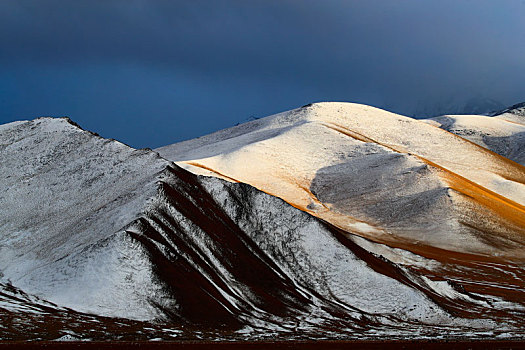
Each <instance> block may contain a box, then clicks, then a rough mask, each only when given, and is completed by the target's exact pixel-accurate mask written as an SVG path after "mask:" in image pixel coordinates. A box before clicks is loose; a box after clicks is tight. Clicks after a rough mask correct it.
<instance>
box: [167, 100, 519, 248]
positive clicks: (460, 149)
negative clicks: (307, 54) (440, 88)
mask: <svg viewBox="0 0 525 350" xmlns="http://www.w3.org/2000/svg"><path fill="white" fill-rule="evenodd" d="M503 123H506V124H505V125H507V124H508V122H503ZM157 151H158V152H159V153H160V154H161V155H162V156H163V157H165V158H167V159H170V160H173V161H175V162H176V163H177V164H178V165H180V166H182V167H184V168H185V169H188V170H190V171H192V172H194V173H196V174H202V175H209V176H210V175H211V176H216V177H220V178H223V179H227V180H229V181H239V182H245V183H249V184H251V185H253V186H255V187H256V188H258V189H260V190H262V191H264V192H267V193H270V194H273V195H276V196H278V197H280V198H283V199H284V200H286V201H287V202H288V203H290V204H292V205H293V206H295V207H298V208H300V209H301V210H304V211H307V212H309V213H311V214H313V215H315V216H318V217H320V218H322V219H324V220H327V221H328V222H331V223H333V224H335V225H336V226H338V227H340V228H342V229H345V230H348V231H351V232H355V233H357V234H359V235H362V236H363V237H367V238H370V239H373V240H375V241H378V242H387V243H389V244H397V245H403V244H409V245H412V246H413V245H419V244H420V243H423V244H426V245H432V246H435V247H439V248H444V249H450V250H455V251H463V252H474V253H477V254H488V255H497V254H503V255H508V256H513V257H516V256H523V242H524V241H523V232H524V228H525V207H524V206H523V205H524V204H525V185H524V184H525V171H524V167H523V166H521V165H519V164H517V163H515V162H512V161H509V160H508V159H507V158H504V157H502V156H499V155H497V154H495V153H493V152H491V151H489V150H487V149H485V148H483V147H480V146H479V145H476V144H475V143H473V142H471V141H469V140H466V139H464V138H462V137H459V136H457V135H454V134H452V133H449V132H447V131H444V130H442V129H440V128H438V127H436V126H434V125H429V123H428V122H424V121H419V120H416V119H412V118H408V117H404V116H401V115H397V114H394V113H390V112H387V111H384V110H380V109H377V108H374V107H370V106H365V105H359V104H353V103H335V102H331V103H316V104H313V105H309V106H305V107H303V108H299V109H296V110H292V111H289V112H284V113H280V114H277V115H274V116H270V117H266V118H263V119H259V120H255V121H252V122H249V123H246V124H241V125H239V126H236V127H233V128H230V129H226V130H221V131H218V132H216V133H213V134H210V135H207V136H203V137H199V138H197V139H194V140H189V141H185V142H181V143H177V144H173V145H169V146H165V147H162V148H159V149H157ZM489 231H490V233H489V234H487V232H489ZM488 235H490V239H489V237H488ZM494 237H496V238H495V239H496V240H498V242H499V243H497V244H494V242H493V241H490V240H491V239H493V238H494Z"/></svg>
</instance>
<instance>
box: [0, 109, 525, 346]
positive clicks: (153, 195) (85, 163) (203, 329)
mask: <svg viewBox="0 0 525 350" xmlns="http://www.w3.org/2000/svg"><path fill="white" fill-rule="evenodd" d="M319 108H321V109H320V110H319ZM322 108H324V106H311V107H306V108H303V109H300V110H296V111H292V112H288V113H284V114H281V115H278V116H276V117H270V118H267V119H261V120H256V121H253V122H250V123H248V124H243V125H240V126H238V127H236V128H234V129H230V130H225V131H221V132H219V133H217V134H215V135H212V136H207V137H203V138H200V139H197V140H195V141H190V142H186V143H183V144H179V145H174V146H169V147H167V148H166V149H161V150H160V153H161V155H163V156H165V157H166V158H168V159H173V160H177V163H176V164H175V163H172V162H171V161H168V160H166V158H162V157H161V156H159V154H158V153H157V152H153V151H150V150H135V149H132V148H130V147H128V146H126V145H123V144H121V143H119V142H117V141H114V140H106V139H103V138H100V137H98V136H97V135H95V134H92V133H90V132H87V131H84V130H82V129H80V128H79V127H78V126H77V125H75V124H74V123H73V122H71V121H70V120H68V119H52V118H40V119H36V120H34V121H24V122H15V123H10V124H6V125H3V126H0V150H1V152H0V178H1V181H0V202H1V203H2V206H1V207H0V319H1V320H2V322H1V325H0V338H1V339H4V340H6V339H62V340H65V339H69V338H71V339H74V338H82V339H92V340H93V339H153V338H159V339H197V338H201V339H202V338H205V339H244V338H250V339H254V338H259V337H275V335H279V336H280V337H282V339H305V338H334V339H347V338H377V337H388V338H395V337H421V336H458V337H460V336H467V335H468V336H484V335H485V336H486V335H491V336H494V335H498V336H501V337H512V336H522V333H521V332H522V330H523V322H522V320H523V316H524V315H525V314H524V306H523V304H524V303H523V300H524V297H523V280H524V277H523V276H524V271H523V268H522V266H523V264H522V263H521V260H520V257H521V255H520V254H519V253H520V252H521V250H520V249H521V247H522V246H520V244H521V241H520V237H521V236H519V232H521V231H519V230H518V229H515V226H516V227H519V220H518V222H517V223H516V222H514V221H513V219H507V218H506V217H502V216H501V214H500V212H499V211H498V210H496V209H493V208H492V207H490V206H488V205H486V206H485V207H483V205H482V204H484V203H485V202H482V203H481V204H479V203H478V202H480V200H479V199H478V198H477V197H476V196H475V195H473V197H472V198H473V199H470V200H471V202H473V203H475V204H476V205H479V207H483V208H485V210H486V211H480V212H478V213H477V215H478V216H481V215H488V214H490V215H491V216H487V219H486V220H488V223H486V222H483V223H482V224H483V225H496V223H498V222H499V221H497V220H501V221H502V222H504V223H505V224H506V225H507V226H504V227H503V228H500V227H498V226H494V227H496V229H495V231H494V232H495V234H494V236H496V237H495V238H487V237H486V235H487V234H489V233H493V232H492V231H490V232H486V231H482V230H480V228H479V227H477V226H475V225H471V226H472V228H471V231H469V230H467V229H465V228H464V227H468V225H467V224H465V222H468V221H466V220H472V221H474V222H475V218H476V217H474V216H470V217H469V216H468V215H471V214H465V212H464V210H467V209H473V208H474V209H476V210H478V209H477V208H478V207H477V206H475V205H474V204H471V202H468V199H463V197H467V198H471V197H468V196H467V195H465V194H464V193H462V192H461V191H460V190H456V189H453V188H452V187H451V186H449V185H447V184H448V182H446V181H447V179H448V177H447V176H450V175H448V172H447V171H449V172H450V171H451V170H442V169H441V168H440V167H438V166H437V165H433V164H434V162H436V161H441V162H443V163H444V164H443V165H441V166H442V167H445V166H448V167H454V166H455V168H454V170H456V171H459V172H462V174H464V175H465V174H466V175H469V174H471V173H475V171H473V170H471V169H470V170H469V169H468V167H466V166H465V165H461V164H459V165H458V164H456V163H455V162H448V163H447V162H446V159H445V160H443V159H441V158H440V157H438V156H437V155H436V154H437V153H432V151H431V150H428V148H429V147H428V146H424V145H423V144H422V143H417V140H416V137H414V139H413V140H412V139H410V141H411V142H412V143H408V144H407V145H405V147H409V146H410V147H412V146H413V145H414V144H415V145H416V146H417V147H419V148H417V147H415V148H416V149H417V150H418V152H420V153H424V152H427V153H424V155H426V158H424V157H423V155H413V154H408V153H405V152H404V151H402V150H401V145H399V144H394V143H393V142H388V140H386V141H385V140H383V143H384V144H387V146H385V145H384V144H379V143H377V142H376V141H374V142H371V141H369V140H370V139H369V137H370V136H371V135H368V136H366V135H365V136H363V134H364V132H359V131H355V130H352V131H349V129H348V128H347V127H343V126H341V125H339V124H337V120H331V121H328V120H323V121H321V122H319V121H315V122H312V121H311V120H308V119H305V115H307V116H308V115H309V113H312V111H315V110H317V111H318V113H317V114H316V115H317V116H319V115H321V114H322V113H324V111H323V110H322ZM338 108H339V107H338ZM401 122H405V121H404V119H402V118H401ZM323 123H324V124H323ZM397 123H399V121H394V125H389V124H385V125H384V127H385V129H384V130H385V131H384V132H383V133H380V135H382V137H383V138H386V139H388V138H389V137H391V136H389V135H391V134H390V132H391V130H390V129H389V128H395V127H397V126H396V125H397ZM421 124H422V125H426V126H425V127H424V128H426V127H427V126H428V125H427V124H424V123H421ZM361 127H362V128H363V129H364V128H365V127H366V125H361ZM428 128H432V130H439V132H442V133H444V134H446V135H449V133H446V132H445V131H442V130H440V129H438V128H435V127H432V126H428ZM425 130H426V129H425ZM429 130H430V129H429ZM358 132H359V133H360V135H357V133H358ZM374 132H375V131H374ZM404 135H411V133H409V132H407V133H406V134H404ZM404 135H403V136H404ZM376 136H377V135H376ZM397 137H399V136H397ZM301 138H302V140H303V141H301ZM376 139H380V137H376ZM436 142H437V139H436ZM457 142H458V144H459V145H461V146H462V145H464V143H465V141H462V140H459V141H457ZM467 144H468V145H469V146H468V147H471V148H472V150H471V149H470V148H469V151H471V152H475V154H476V155H478V153H476V152H479V154H480V155H482V156H483V157H485V158H483V159H481V161H479V162H476V164H483V162H487V160H490V161H491V162H493V163H491V165H490V166H487V167H485V168H483V170H479V169H478V170H477V171H485V172H484V173H483V174H484V175H488V176H492V178H490V181H487V182H483V184H484V185H486V186H489V185H490V186H491V187H490V191H491V192H490V195H491V196H493V197H490V198H494V196H499V197H497V198H498V200H499V198H500V197H503V195H504V194H506V192H504V191H505V190H508V189H516V188H517V189H518V190H519V189H520V187H519V185H520V183H519V182H518V181H517V179H521V178H520V177H519V176H521V175H520V168H517V169H515V168H514V167H513V165H512V164H511V165H512V166H509V165H508V164H510V163H508V162H507V161H506V160H505V159H503V158H498V157H497V156H496V155H493V154H492V153H488V154H485V151H484V150H482V149H481V148H479V147H478V146H474V145H473V144H471V143H467ZM343 146H344V147H343ZM436 147H437V146H436ZM458 147H459V146H458ZM480 149H481V150H480ZM314 150H315V152H313V151H314ZM197 154H198V155H203V154H207V155H208V157H207V160H206V161H203V160H202V159H203V157H201V158H198V157H195V155H197ZM239 155H240V156H239ZM323 155H324V156H323ZM467 156H468V153H465V154H464V155H463V158H461V159H466V157H467ZM292 157H294V158H292ZM197 158H198V159H197ZM208 158H209V159H208ZM423 158H424V160H422V159H423ZM427 158H429V159H431V160H428V159H427ZM212 160H213V161H212ZM221 162H222V163H221ZM294 162H295V165H294ZM217 164H222V165H221V167H219V166H218V165H217ZM228 164H229V165H228ZM179 165H180V166H182V167H185V168H187V169H189V170H191V171H194V172H196V173H201V172H202V173H206V174H213V175H214V176H213V177H204V176H199V175H196V174H192V173H191V172H188V171H187V170H184V169H183V168H181V167H179ZM279 169H280V170H279ZM239 174H240V175H242V176H243V177H241V176H239ZM443 174H447V175H446V176H445V175H443ZM475 175H476V174H474V175H473V176H472V177H473V178H474V179H478V180H479V178H481V177H476V176H475ZM497 176H507V177H509V179H507V180H505V181H507V182H505V181H503V182H502V181H500V182H501V183H493V182H494V179H495V178H497ZM262 177H265V178H262ZM454 179H455V178H454ZM497 179H499V178H497ZM505 179H506V178H505ZM456 181H458V180H456ZM465 181H466V180H465ZM469 181H474V180H469ZM240 182H245V183H240ZM252 186H254V187H252ZM272 186H273V187H272ZM463 186H465V185H464V184H463ZM472 186H473V187H474V185H472ZM477 186H482V185H479V184H477ZM257 188H259V189H260V190H259V189H257ZM477 188H478V187H476V191H478V190H477ZM261 190H262V191H261ZM484 190H485V192H482V193H483V195H485V196H488V195H487V193H489V192H486V191H489V190H488V189H486V188H484ZM465 191H466V190H465ZM471 191H473V190H471ZM479 191H481V190H479ZM496 191H499V193H498V192H496ZM265 192H267V193H265ZM456 192H457V193H456ZM469 193H470V192H469ZM346 194H347V195H346ZM513 196H514V197H513V199H509V198H506V197H505V199H501V202H502V204H501V205H502V206H503V207H502V208H503V209H501V210H508V207H509V206H511V204H512V205H514V206H515V207H512V208H513V210H517V211H519V210H521V209H520V208H521V207H519V205H520V204H518V202H515V201H514V200H519V199H520V194H519V193H515V194H513ZM278 197H280V198H278ZM400 198H401V199H400ZM458 198H459V199H458ZM462 200H464V201H465V202H466V203H467V204H464V205H465V207H461V206H460V205H458V204H457V203H463V202H461V201H462ZM476 200H477V201H478V202H476ZM418 203H419V204H418ZM509 203H511V204H509ZM290 204H291V205H290ZM418 205H419V208H418ZM468 205H471V206H470V207H469V206H468ZM486 208H488V209H486ZM487 213H488V214H487ZM311 214H313V215H311ZM461 215H466V216H467V219H465V220H463V221H462V220H460V219H461ZM498 215H499V216H498ZM429 217H433V218H434V219H435V222H434V223H432V222H428V218H429ZM370 218H373V219H374V220H370ZM447 220H451V223H447ZM454 220H455V221H454ZM491 220H492V221H491ZM444 224H447V225H449V226H447V229H448V230H450V233H447V232H446V230H445V229H443V227H441V225H444ZM488 227H490V228H492V227H493V226H488ZM403 228H404V229H405V230H407V231H408V232H406V233H404V232H403ZM410 228H412V231H410ZM462 230H464V231H462ZM505 230H506V231H505ZM516 230H517V231H516ZM505 233H506V235H505ZM447 234H448V236H446V237H445V238H446V239H449V240H450V244H448V243H447V244H445V243H446V242H445V243H443V242H444V241H445V240H446V239H445V238H443V237H441V238H440V237H439V236H441V235H447ZM390 236H391V237H392V238H390V239H383V237H390ZM436 236H438V237H436ZM457 236H459V237H460V238H457ZM414 237H416V238H417V239H420V240H421V242H422V243H421V244H419V245H418V244H417V243H415V242H414V239H415V238H414ZM516 237H518V238H516ZM396 240H399V242H401V243H399V244H391V245H388V244H385V243H389V242H395V241H396ZM465 242H466V243H465ZM463 243H465V245H463V246H461V244H463ZM466 244H469V245H466ZM470 244H471V246H470ZM418 246H420V247H421V248H420V249H412V252H410V251H408V250H405V249H400V248H407V249H408V248H414V247H416V248H417V247H418ZM443 252H445V253H446V254H442V253H443ZM28 330H31V331H28Z"/></svg>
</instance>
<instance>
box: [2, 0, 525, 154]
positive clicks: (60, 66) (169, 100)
mask: <svg viewBox="0 0 525 350" xmlns="http://www.w3.org/2000/svg"><path fill="white" fill-rule="evenodd" d="M523 18H525V2H524V1H521V0H516V1H513V0H507V1H483V0H475V1H474V0H471V1H469V0H460V1H458V0H440V1H424V0H423V1H422V0H400V1H307V0H303V1H283V0H279V1H271V0H264V1H255V0H254V1H212V0H209V1H202V0H197V1H195V0H192V1H167V0H166V1H164V0H151V1H145V0H144V1H137V0H87V1H84V0H75V1H66V0H62V1H58V0H43V1H42V0H40V1H25V0H13V1H11V0H4V1H1V2H0V45H1V46H0V47H1V51H0V122H2V123H5V122H8V121H12V120H17V119H28V118H34V117H38V116H41V115H53V116H63V115H67V116H70V117H71V118H72V119H73V120H75V121H77V122H78V123H80V124H81V125H82V126H84V127H86V128H88V129H90V130H93V131H96V132H99V133H100V134H102V135H103V136H106V137H113V138H116V139H119V140H121V141H123V142H126V143H128V144H130V145H132V146H135V147H157V146H161V145H164V144H169V143H173V142H176V141H179V140H183V139H187V138H192V137H196V136H199V135H202V134H205V133H208V132H211V131H214V130H217V129H220V128H224V127H228V126H231V125H234V124H235V123H237V122H240V121H243V120H244V119H246V118H248V117H250V116H265V115H268V114H272V113H276V112H279V111H283V110H287V109H291V108H295V107H299V106H301V105H304V104H307V103H310V102H315V101H351V102H360V103H366V104H370V105H374V106H378V107H382V108H385V109H389V110H392V111H395V112H399V113H403V114H407V115H414V114H415V115H417V113H419V112H420V111H422V110H429V109H430V110H432V108H437V109H439V108H440V106H441V105H444V106H447V105H454V104H455V105H461V104H462V103H463V104H464V103H466V102H467V101H469V100H471V99H472V98H480V97H481V98H491V99H494V100H496V101H498V102H500V103H502V104H504V105H510V104H513V103H516V102H521V101H524V100H525V59H524V58H525V40H524V38H525V22H524V21H523Z"/></svg>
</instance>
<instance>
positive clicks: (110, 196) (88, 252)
mask: <svg viewBox="0 0 525 350" xmlns="http://www.w3.org/2000/svg"><path fill="white" fill-rule="evenodd" d="M0 164H1V172H0V177H1V180H0V203H2V206H1V207H0V232H1V233H2V234H1V235H0V273H1V274H0V277H3V278H2V280H4V281H9V282H11V283H12V284H13V285H15V286H16V287H18V288H21V289H23V290H24V291H25V292H26V293H32V294H35V295H37V296H39V297H41V298H44V299H47V300H49V301H52V302H54V303H56V304H58V305H60V306H63V307H69V308H73V309H76V310H79V311H83V312H91V313H98V314H103V315H110V316H120V317H129V318H135V319H151V318H153V317H155V316H156V310H154V309H153V308H152V307H151V306H150V305H149V304H147V303H145V300H146V298H147V297H148V296H152V295H155V294H156V293H159V292H160V291H159V287H158V286H157V285H156V284H155V283H153V282H152V280H151V274H150V272H149V261H148V259H147V257H146V256H145V255H144V254H143V253H141V248H140V247H138V246H137V244H136V243H134V242H131V240H129V238H126V237H125V236H124V235H123V233H122V232H120V230H121V229H122V228H123V227H124V226H125V225H127V224H128V223H129V222H131V221H132V220H133V219H135V218H136V217H137V216H138V215H139V214H140V213H141V211H142V210H143V208H144V205H145V203H146V202H147V199H148V198H150V197H152V196H153V195H155V193H156V185H155V181H156V173H158V172H160V171H161V170H162V169H163V168H164V167H165V166H166V164H168V162H166V161H165V160H162V159H160V158H158V156H157V155H156V154H155V153H153V152H145V151H141V150H135V149H132V148H130V147H128V146H126V145H124V144H122V143H119V142H117V141H112V140H106V139H103V138H100V137H98V136H95V135H93V134H91V133H89V132H87V131H84V130H82V129H80V128H79V127H77V126H75V125H73V124H72V123H70V121H69V120H67V119H52V118H40V119H36V120H34V121H26V122H15V123H10V124H7V125H3V126H2V128H1V129H0Z"/></svg>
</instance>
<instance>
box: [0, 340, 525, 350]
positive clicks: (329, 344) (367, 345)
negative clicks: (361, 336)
mask: <svg viewBox="0 0 525 350" xmlns="http://www.w3.org/2000/svg"><path fill="white" fill-rule="evenodd" d="M0 349H214V350H217V349H525V342H523V341H520V340H515V341H513V340H507V341H497V340H374V341H363V340H355V341H290V342H279V341H265V342H194V341H188V342H35V343H17V342H10V343H8V342H5V343H0Z"/></svg>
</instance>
